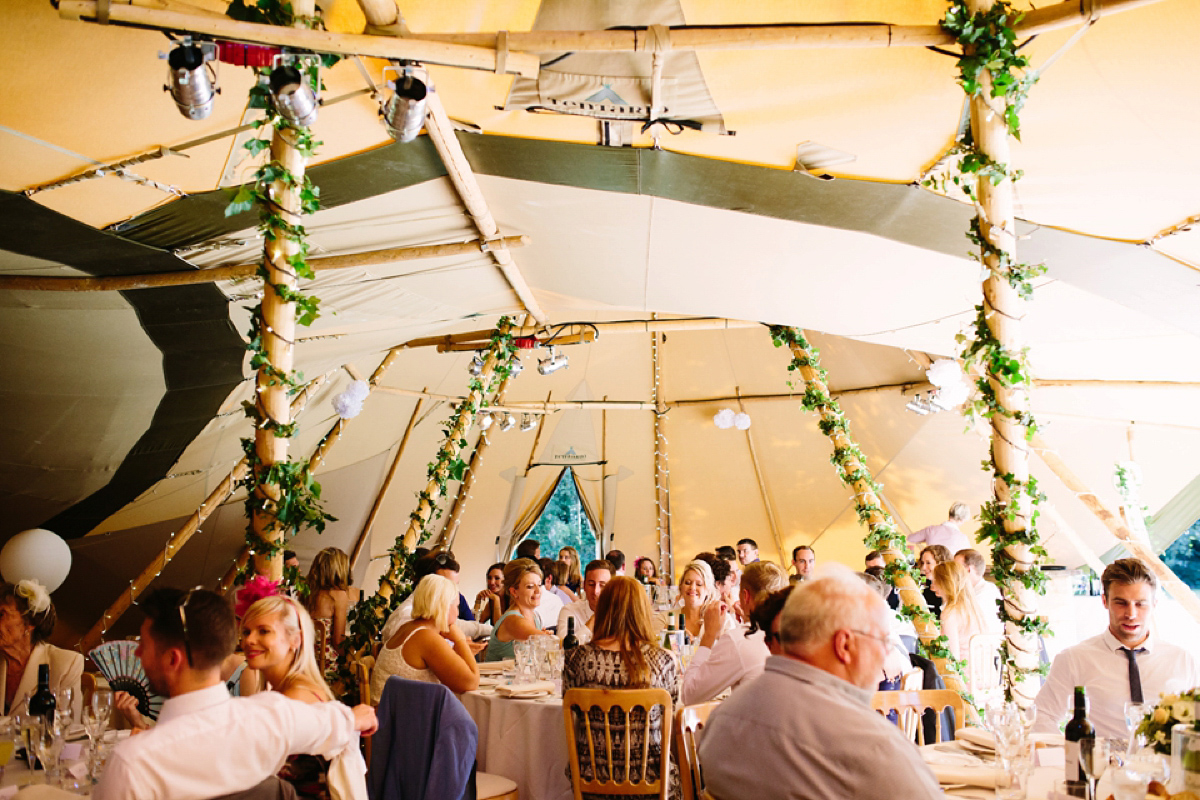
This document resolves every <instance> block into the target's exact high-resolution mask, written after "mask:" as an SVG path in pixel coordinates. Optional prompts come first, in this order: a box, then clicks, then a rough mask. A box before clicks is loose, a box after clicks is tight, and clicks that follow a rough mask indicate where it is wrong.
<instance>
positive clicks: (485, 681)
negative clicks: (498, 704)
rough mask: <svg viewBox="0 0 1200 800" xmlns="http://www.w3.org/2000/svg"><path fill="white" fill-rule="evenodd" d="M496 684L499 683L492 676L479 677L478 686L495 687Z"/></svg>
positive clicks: (498, 680)
mask: <svg viewBox="0 0 1200 800" xmlns="http://www.w3.org/2000/svg"><path fill="white" fill-rule="evenodd" d="M498 683H500V679H499V678H497V677H496V676H494V675H480V676H479V685H480V686H495V685H497V684H498Z"/></svg>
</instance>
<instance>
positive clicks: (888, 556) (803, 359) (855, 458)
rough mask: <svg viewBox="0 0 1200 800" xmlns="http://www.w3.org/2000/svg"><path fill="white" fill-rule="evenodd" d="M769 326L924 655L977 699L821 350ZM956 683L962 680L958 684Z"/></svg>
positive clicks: (948, 681) (800, 336) (794, 332)
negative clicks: (834, 392) (787, 353)
mask: <svg viewBox="0 0 1200 800" xmlns="http://www.w3.org/2000/svg"><path fill="white" fill-rule="evenodd" d="M768 327H769V329H770V331H771V339H772V341H773V342H774V343H775V346H776V347H783V346H785V345H786V346H787V347H788V348H789V349H790V350H791V352H792V360H791V362H790V363H789V364H788V371H789V372H795V373H798V374H799V377H800V379H801V380H802V381H803V384H804V394H802V395H801V397H800V403H801V407H803V408H804V410H805V411H816V412H817V413H818V414H820V416H821V419H820V422H819V423H818V427H820V429H821V433H823V434H825V435H826V436H828V437H829V438H830V440H831V441H832V442H833V456H832V457H831V458H830V463H832V464H833V465H834V467H835V468H836V469H837V473H838V477H839V478H841V480H842V483H844V484H845V485H846V486H848V487H849V488H850V489H851V490H853V491H854V508H855V511H856V512H857V514H858V519H859V521H860V522H861V523H863V524H864V525H866V526H867V529H868V534H867V538H866V540H865V543H866V545H867V547H869V548H870V549H872V550H878V551H879V552H880V553H882V554H883V555H884V560H885V562H886V567H885V571H886V574H887V577H888V581H889V582H890V583H891V584H892V585H893V586H895V587H896V588H897V589H898V590H900V592H901V599H902V601H903V602H902V605H901V606H900V609H899V610H900V613H901V614H902V615H903V616H904V617H906V618H907V619H909V620H911V621H912V623H913V625H914V627H915V628H916V629H917V632H918V633H919V634H920V637H919V641H920V646H921V649H922V651H923V653H924V655H925V656H926V657H927V658H929V659H931V660H934V661H937V662H939V663H941V664H945V669H944V670H942V674H943V677H944V678H945V679H946V684H947V686H948V687H949V688H952V689H955V690H957V691H958V692H959V693H960V694H962V695H963V697H964V698H965V699H966V701H967V703H968V704H970V705H974V701H973V699H972V698H971V697H970V695H969V694H967V692H966V686H965V684H963V682H962V678H961V677H960V676H961V674H962V672H963V670H964V669H965V667H966V665H965V663H964V662H962V661H958V660H956V659H955V658H954V656H953V654H952V653H951V652H950V650H949V648H948V647H947V644H948V640H947V639H946V636H945V635H944V634H942V633H941V632H940V630H939V629H938V622H937V618H936V617H934V615H933V614H932V613H931V612H930V611H929V609H928V608H927V607H926V606H925V601H924V598H923V597H922V595H921V592H920V590H919V588H918V587H920V586H921V585H922V584H923V583H924V580H925V579H924V577H923V576H922V575H921V573H920V572H919V571H918V570H917V569H916V567H915V566H914V565H913V563H912V562H911V561H910V560H909V556H908V543H907V541H906V540H905V538H904V535H903V534H902V533H901V532H900V530H899V529H898V528H897V527H896V524H895V522H893V521H892V518H891V515H890V514H888V512H887V511H886V510H885V509H884V508H883V506H882V504H881V503H880V500H879V496H880V492H881V491H882V487H881V486H880V485H879V484H878V483H877V482H876V481H875V479H874V477H872V475H871V473H870V471H869V470H868V469H867V467H866V457H865V456H864V455H863V452H862V450H860V449H859V447H858V445H857V444H856V443H855V442H854V439H853V437H852V435H851V433H850V423H849V421H848V420H847V419H846V415H845V414H844V413H842V409H841V406H840V404H839V403H838V402H837V400H835V399H834V398H833V397H832V396H831V395H830V394H829V389H828V384H827V378H828V373H827V371H826V370H825V369H824V368H823V367H822V366H821V364H820V360H819V358H820V353H819V352H818V351H817V349H816V348H815V347H813V346H812V345H811V344H809V342H808V340H807V339H806V338H805V337H804V335H803V334H802V333H801V332H800V331H799V330H797V329H796V328H792V327H788V326H784V325H770V326H768ZM788 385H789V386H793V387H795V386H796V383H795V382H794V381H788ZM914 601H915V602H914ZM934 634H936V635H934ZM955 683H957V684H958V685H954V684H955Z"/></svg>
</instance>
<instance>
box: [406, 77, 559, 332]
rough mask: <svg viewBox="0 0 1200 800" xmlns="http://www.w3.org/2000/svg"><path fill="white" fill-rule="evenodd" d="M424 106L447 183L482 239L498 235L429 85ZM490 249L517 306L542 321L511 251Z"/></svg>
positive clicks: (538, 307)
mask: <svg viewBox="0 0 1200 800" xmlns="http://www.w3.org/2000/svg"><path fill="white" fill-rule="evenodd" d="M426 108H427V109H428V113H427V115H426V117H425V130H426V131H427V132H428V133H429V138H430V139H432V140H433V146H434V147H435V148H436V149H437V151H438V155H439V156H441V158H442V163H443V164H445V166H446V173H447V176H448V177H449V178H450V182H451V183H452V184H454V189H455V191H457V192H458V196H459V198H460V199H461V200H462V202H463V205H464V206H465V207H466V209H467V213H468V214H469V215H470V216H471V219H472V220H473V221H474V223H475V227H476V229H478V231H479V233H480V234H481V235H482V236H483V238H485V239H494V238H495V237H497V236H499V235H500V226H499V225H497V224H496V220H495V218H494V217H493V216H492V212H491V210H490V209H489V208H488V206H487V201H486V200H485V199H484V197H483V190H482V189H480V188H479V181H477V180H476V179H475V173H474V172H473V171H472V170H471V164H470V162H469V161H467V154H466V153H464V152H463V149H462V145H460V144H459V143H458V138H457V136H456V135H455V132H454V126H453V125H452V124H451V123H450V117H448V116H447V115H446V109H445V108H443V107H442V98H441V96H440V95H439V94H438V93H437V90H436V89H434V88H433V87H430V91H429V93H428V94H427V95H426ZM490 252H491V254H492V258H494V259H495V260H496V265H497V266H498V267H499V268H500V272H502V273H503V274H504V279H505V280H506V281H508V285H509V286H510V287H511V288H512V290H513V292H514V293H516V295H517V299H518V300H520V302H521V305H522V306H523V307H524V308H525V310H526V311H527V312H528V313H529V315H530V316H531V317H533V319H534V320H536V321H537V322H540V323H545V322H546V320H547V317H546V312H545V311H543V310H542V307H541V305H540V304H539V303H538V301H537V298H536V297H534V295H533V290H532V289H530V288H529V284H528V283H527V282H526V281H525V276H524V275H522V274H521V270H520V269H519V268H518V267H517V264H516V262H515V261H513V257H512V253H510V252H509V251H508V250H493V251H490Z"/></svg>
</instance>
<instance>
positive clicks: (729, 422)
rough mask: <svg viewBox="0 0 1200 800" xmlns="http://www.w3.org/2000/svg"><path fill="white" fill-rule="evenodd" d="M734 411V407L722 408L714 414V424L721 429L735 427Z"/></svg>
mask: <svg viewBox="0 0 1200 800" xmlns="http://www.w3.org/2000/svg"><path fill="white" fill-rule="evenodd" d="M733 419H734V413H733V409H732V408H722V409H721V410H720V411H718V412H717V413H716V414H713V424H714V425H716V426H717V427H718V428H720V429H721V430H725V429H726V428H732V427H733Z"/></svg>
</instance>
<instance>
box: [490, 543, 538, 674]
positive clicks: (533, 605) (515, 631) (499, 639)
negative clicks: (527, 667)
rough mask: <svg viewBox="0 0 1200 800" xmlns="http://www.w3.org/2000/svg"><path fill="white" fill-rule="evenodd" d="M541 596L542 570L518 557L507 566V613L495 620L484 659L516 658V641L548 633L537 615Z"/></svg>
mask: <svg viewBox="0 0 1200 800" xmlns="http://www.w3.org/2000/svg"><path fill="white" fill-rule="evenodd" d="M541 599H542V570H541V569H540V568H539V567H538V565H537V563H536V562H534V561H530V560H529V559H528V558H518V559H515V560H513V561H510V562H508V564H507V565H505V567H504V613H503V614H501V615H500V619H499V620H498V621H497V622H496V629H495V630H494V631H493V632H492V638H491V639H489V640H488V644H487V649H486V650H484V651H483V660H484V661H503V660H505V659H508V658H512V657H513V642H515V641H517V640H520V641H525V640H526V639H528V638H529V637H530V636H541V635H546V631H545V630H543V627H544V626H543V625H542V619H541V617H539V616H538V614H537V608H538V603H539V602H540V601H541Z"/></svg>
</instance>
